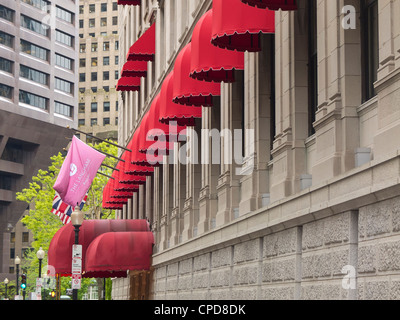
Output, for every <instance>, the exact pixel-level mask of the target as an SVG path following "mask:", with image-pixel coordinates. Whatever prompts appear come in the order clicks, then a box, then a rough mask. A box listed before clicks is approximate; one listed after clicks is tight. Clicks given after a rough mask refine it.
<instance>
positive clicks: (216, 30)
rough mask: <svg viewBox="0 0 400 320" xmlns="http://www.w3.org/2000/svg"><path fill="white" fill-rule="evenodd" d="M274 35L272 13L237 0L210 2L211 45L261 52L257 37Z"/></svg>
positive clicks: (273, 15)
mask: <svg viewBox="0 0 400 320" xmlns="http://www.w3.org/2000/svg"><path fill="white" fill-rule="evenodd" d="M261 33H263V34H273V33H275V11H270V10H258V9H257V8H254V7H250V6H247V5H245V4H244V3H243V2H241V1H240V0H213V20H212V40H211V42H212V44H214V45H215V46H218V47H220V48H223V49H228V50H237V51H250V52H257V51H261V45H260V34H261Z"/></svg>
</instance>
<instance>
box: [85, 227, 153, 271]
mask: <svg viewBox="0 0 400 320" xmlns="http://www.w3.org/2000/svg"><path fill="white" fill-rule="evenodd" d="M153 244H154V236H153V233H152V232H108V233H104V234H102V235H100V236H98V237H97V238H96V239H94V240H93V241H92V242H91V244H90V246H89V247H88V249H87V252H86V257H85V266H86V267H85V271H86V272H85V276H86V277H126V272H127V271H128V270H149V269H150V266H151V256H152V253H153Z"/></svg>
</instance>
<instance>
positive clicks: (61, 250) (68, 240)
mask: <svg viewBox="0 0 400 320" xmlns="http://www.w3.org/2000/svg"><path fill="white" fill-rule="evenodd" d="M149 231H150V226H149V223H148V221H147V220H144V219H140V220H84V221H83V223H82V226H81V227H80V229H79V244H81V245H82V271H85V270H86V269H85V257H86V250H87V248H88V247H89V245H90V244H91V242H92V241H93V240H94V239H95V238H97V237H98V236H99V235H101V234H103V233H107V232H144V233H147V232H149ZM74 242H75V232H74V227H73V226H72V224H71V223H69V224H67V225H64V226H63V227H61V228H60V229H59V230H58V231H57V232H56V234H55V235H54V237H53V239H52V240H51V242H50V246H49V251H48V265H49V266H53V267H54V268H55V273H56V274H60V275H61V276H70V275H71V267H72V245H73V244H74ZM82 276H83V277H97V275H96V274H91V275H87V274H83V275H82Z"/></svg>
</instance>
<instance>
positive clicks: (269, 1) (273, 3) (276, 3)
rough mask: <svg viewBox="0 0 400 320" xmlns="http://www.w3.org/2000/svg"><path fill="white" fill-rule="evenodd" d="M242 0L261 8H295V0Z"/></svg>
mask: <svg viewBox="0 0 400 320" xmlns="http://www.w3.org/2000/svg"><path fill="white" fill-rule="evenodd" d="M242 2H244V3H246V4H248V5H250V6H253V7H254V6H256V7H258V8H262V9H265V8H268V9H270V10H279V9H281V10H297V0H242Z"/></svg>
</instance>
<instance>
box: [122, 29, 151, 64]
mask: <svg viewBox="0 0 400 320" xmlns="http://www.w3.org/2000/svg"><path fill="white" fill-rule="evenodd" d="M155 53H156V24H155V23H153V24H152V25H151V26H150V28H149V29H147V31H146V32H145V33H143V34H142V36H141V37H140V38H139V39H138V40H137V41H136V42H135V43H134V44H133V45H132V46H131V48H130V49H129V52H128V56H127V60H128V61H153V59H154V54H155Z"/></svg>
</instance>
